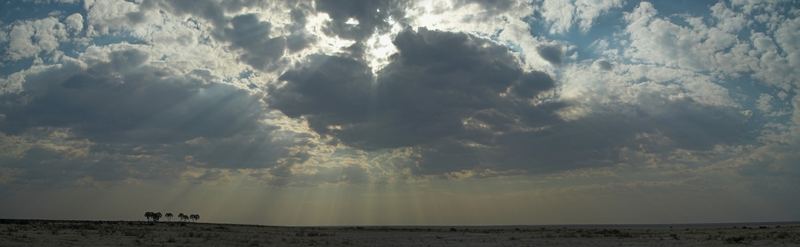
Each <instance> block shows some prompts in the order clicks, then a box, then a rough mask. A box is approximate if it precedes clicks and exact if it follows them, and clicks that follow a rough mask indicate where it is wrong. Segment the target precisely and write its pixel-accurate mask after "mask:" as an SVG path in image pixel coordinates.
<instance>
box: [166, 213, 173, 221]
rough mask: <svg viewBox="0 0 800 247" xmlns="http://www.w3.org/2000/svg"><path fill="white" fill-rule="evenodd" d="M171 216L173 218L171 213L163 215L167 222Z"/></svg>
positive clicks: (170, 219)
mask: <svg viewBox="0 0 800 247" xmlns="http://www.w3.org/2000/svg"><path fill="white" fill-rule="evenodd" d="M172 216H173V215H172V213H166V214H164V217H166V218H167V220H168V221H172Z"/></svg>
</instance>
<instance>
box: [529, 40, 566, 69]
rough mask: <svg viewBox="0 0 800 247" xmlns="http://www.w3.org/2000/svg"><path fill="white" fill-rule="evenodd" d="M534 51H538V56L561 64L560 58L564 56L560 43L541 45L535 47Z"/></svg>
mask: <svg viewBox="0 0 800 247" xmlns="http://www.w3.org/2000/svg"><path fill="white" fill-rule="evenodd" d="M536 51H537V52H539V56H541V57H542V58H544V60H547V61H548V62H550V63H552V64H556V65H558V64H561V60H562V58H563V57H564V52H563V51H562V50H561V46H560V45H542V46H539V47H537V48H536Z"/></svg>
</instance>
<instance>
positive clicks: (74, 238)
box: [0, 220, 800, 246]
mask: <svg viewBox="0 0 800 247" xmlns="http://www.w3.org/2000/svg"><path fill="white" fill-rule="evenodd" d="M0 246H800V223H747V224H700V225H671V226H670V225H569V226H391V227H382V226H363V227H362V226H353V227H278V226H256V225H231V224H207V223H177V222H161V223H155V224H151V223H146V222H136V221H51V220H0Z"/></svg>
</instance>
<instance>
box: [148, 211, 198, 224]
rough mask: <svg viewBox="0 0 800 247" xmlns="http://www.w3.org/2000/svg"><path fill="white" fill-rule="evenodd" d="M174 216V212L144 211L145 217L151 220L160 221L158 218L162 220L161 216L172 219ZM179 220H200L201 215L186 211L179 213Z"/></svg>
mask: <svg viewBox="0 0 800 247" xmlns="http://www.w3.org/2000/svg"><path fill="white" fill-rule="evenodd" d="M173 216H174V215H173V214H172V213H166V214H161V212H150V211H147V212H144V218H145V219H147V221H151V222H158V220H160V219H161V217H166V218H167V220H168V221H172V217H173ZM178 220H180V221H182V222H187V221H190V220H191V221H194V222H197V221H198V220H200V215H199V214H191V215H186V214H184V213H178Z"/></svg>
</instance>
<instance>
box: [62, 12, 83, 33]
mask: <svg viewBox="0 0 800 247" xmlns="http://www.w3.org/2000/svg"><path fill="white" fill-rule="evenodd" d="M64 23H65V24H66V26H67V29H68V30H69V31H70V32H72V33H80V32H81V31H82V30H83V16H82V15H81V14H80V13H74V14H72V15H70V16H67V18H66V19H64Z"/></svg>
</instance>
